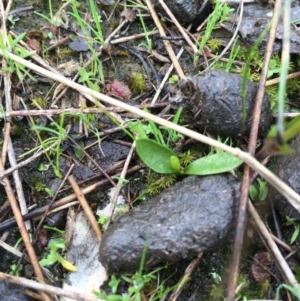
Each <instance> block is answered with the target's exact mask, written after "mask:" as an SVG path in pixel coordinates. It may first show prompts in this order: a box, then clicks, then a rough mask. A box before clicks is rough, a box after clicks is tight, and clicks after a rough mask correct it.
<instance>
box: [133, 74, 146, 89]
mask: <svg viewBox="0 0 300 301" xmlns="http://www.w3.org/2000/svg"><path fill="white" fill-rule="evenodd" d="M129 86H130V88H131V90H132V91H133V92H134V93H142V92H144V91H145V90H146V81H145V78H144V76H143V74H142V73H139V72H132V74H131V79H130V82H129Z"/></svg>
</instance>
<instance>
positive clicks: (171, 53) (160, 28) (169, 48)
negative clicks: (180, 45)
mask: <svg viewBox="0 0 300 301" xmlns="http://www.w3.org/2000/svg"><path fill="white" fill-rule="evenodd" d="M145 1H146V3H147V6H148V9H149V12H150V14H151V16H152V18H153V21H154V23H155V25H156V27H157V28H158V31H159V33H160V35H161V36H166V32H165V30H164V28H163V26H162V25H161V23H160V20H159V18H158V16H157V13H156V11H155V10H154V8H153V6H152V3H151V1H150V0H145ZM163 43H164V44H165V47H166V49H167V51H168V54H169V57H170V59H171V62H172V63H173V65H174V67H175V69H176V71H177V73H178V76H179V77H180V78H185V75H184V73H183V70H182V68H181V66H180V64H179V62H178V60H177V58H176V55H175V53H174V51H173V48H172V46H171V43H170V42H169V41H168V40H163Z"/></svg>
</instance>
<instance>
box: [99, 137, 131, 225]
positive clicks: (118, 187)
mask: <svg viewBox="0 0 300 301" xmlns="http://www.w3.org/2000/svg"><path fill="white" fill-rule="evenodd" d="M134 150H135V142H133V143H132V146H131V149H130V151H129V153H128V155H127V158H126V161H125V164H124V166H123V169H122V172H121V175H120V178H119V181H118V184H117V186H116V189H115V191H114V195H113V197H112V200H111V203H112V205H113V207H112V214H111V216H110V219H109V221H108V222H107V223H106V224H105V229H107V227H108V226H109V224H110V223H111V221H112V218H113V214H114V210H115V207H116V203H117V199H118V196H119V193H120V191H121V189H122V187H123V186H124V180H125V177H126V174H127V170H128V166H129V163H130V161H131V158H132V156H133V153H134ZM127 207H128V206H127ZM128 209H129V208H126V209H124V210H128Z"/></svg>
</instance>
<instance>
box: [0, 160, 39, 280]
mask: <svg viewBox="0 0 300 301" xmlns="http://www.w3.org/2000/svg"><path fill="white" fill-rule="evenodd" d="M3 170H4V167H3V165H2V162H1V161H0V171H3ZM3 182H4V189H5V192H6V195H7V198H8V200H9V202H10V206H11V209H12V211H13V213H14V216H15V219H16V222H17V224H18V228H19V231H20V234H21V236H22V239H23V243H24V245H25V248H26V250H27V253H28V256H29V258H30V261H31V264H32V266H33V270H34V273H35V275H36V277H37V279H38V280H39V281H41V282H44V276H43V273H42V270H41V267H40V265H39V262H38V258H37V256H36V254H35V251H34V249H33V247H32V245H31V242H30V237H29V234H28V232H27V230H26V227H25V223H24V221H23V218H22V214H21V212H20V209H19V205H18V202H17V200H16V198H15V196H14V193H13V189H12V187H11V185H10V182H9V180H8V178H7V177H4V178H3Z"/></svg>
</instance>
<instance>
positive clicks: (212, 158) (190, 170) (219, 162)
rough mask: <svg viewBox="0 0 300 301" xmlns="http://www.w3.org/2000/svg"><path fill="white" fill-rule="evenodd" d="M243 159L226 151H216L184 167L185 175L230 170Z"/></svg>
mask: <svg viewBox="0 0 300 301" xmlns="http://www.w3.org/2000/svg"><path fill="white" fill-rule="evenodd" d="M242 163H243V161H242V160H241V159H239V158H237V157H235V156H233V155H231V154H229V153H227V152H217V153H215V154H213V155H208V156H206V157H203V158H200V159H198V160H196V161H194V162H192V163H191V164H190V165H188V166H187V167H186V168H185V169H184V174H187V175H199V176H204V175H212V174H218V173H222V172H226V171H229V170H232V169H234V168H236V167H238V166H239V165H241V164H242Z"/></svg>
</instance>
